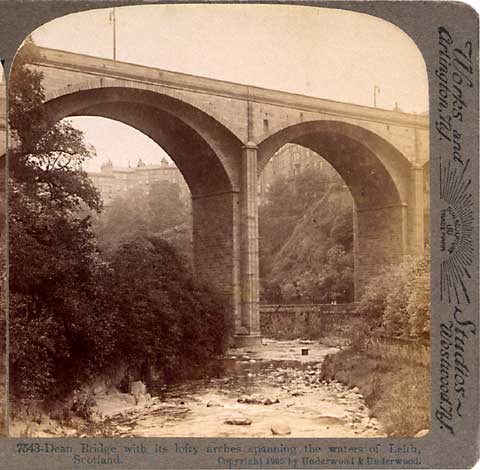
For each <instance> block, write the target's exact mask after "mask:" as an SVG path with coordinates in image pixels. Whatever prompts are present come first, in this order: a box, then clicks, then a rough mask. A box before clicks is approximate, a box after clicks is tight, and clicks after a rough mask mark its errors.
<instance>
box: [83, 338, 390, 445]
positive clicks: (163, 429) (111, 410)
mask: <svg viewBox="0 0 480 470" xmlns="http://www.w3.org/2000/svg"><path fill="white" fill-rule="evenodd" d="M302 350H304V351H303V354H302ZM337 351H338V350H337V349H336V348H333V347H329V346H326V345H322V344H320V343H318V342H313V341H299V340H296V341H273V340H263V345H261V346H258V347H256V348H244V349H234V350H231V351H229V353H228V354H227V355H226V356H225V357H224V358H223V359H222V360H221V361H217V364H216V365H217V367H214V368H213V369H212V372H211V373H210V374H209V376H208V377H206V378H203V379H201V380H189V381H187V382H184V383H182V384H176V385H169V386H166V387H165V386H164V387H161V388H159V389H157V390H150V392H151V393H152V395H154V396H153V398H151V399H150V397H149V396H147V397H146V399H142V400H140V401H139V403H138V404H137V405H135V404H134V403H135V402H134V401H133V402H132V397H131V395H128V394H122V393H119V392H116V391H115V392H110V393H109V394H104V395H101V396H98V397H97V398H96V401H97V406H96V412H97V416H100V417H101V418H98V419H96V422H95V423H94V424H90V425H89V426H87V427H85V428H84V429H82V430H78V431H77V434H76V435H80V436H84V437H86V436H123V437H272V436H275V435H288V436H289V437H380V436H385V433H384V432H383V431H382V429H381V425H380V424H379V423H378V421H377V420H376V419H375V418H374V417H369V414H370V413H369V410H368V409H367V407H366V406H365V403H364V401H363V397H362V396H361V394H359V393H358V389H356V388H353V389H349V388H347V387H345V386H344V385H343V384H340V383H338V382H329V383H326V382H325V381H321V380H320V368H321V363H322V361H323V359H324V358H325V356H326V355H327V354H332V353H335V352H337ZM232 423H234V424H232ZM277 433H278V434H277Z"/></svg>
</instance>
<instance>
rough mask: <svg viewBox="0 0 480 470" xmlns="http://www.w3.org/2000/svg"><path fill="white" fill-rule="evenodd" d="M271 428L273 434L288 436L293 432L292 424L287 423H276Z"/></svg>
mask: <svg viewBox="0 0 480 470" xmlns="http://www.w3.org/2000/svg"><path fill="white" fill-rule="evenodd" d="M270 430H271V431H272V434H274V435H277V436H286V435H288V434H292V430H291V429H290V426H288V424H285V423H275V424H272V426H271V427H270Z"/></svg>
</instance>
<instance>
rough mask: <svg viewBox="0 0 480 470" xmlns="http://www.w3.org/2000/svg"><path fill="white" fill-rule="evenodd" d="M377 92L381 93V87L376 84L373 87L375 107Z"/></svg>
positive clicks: (374, 104) (375, 104)
mask: <svg viewBox="0 0 480 470" xmlns="http://www.w3.org/2000/svg"><path fill="white" fill-rule="evenodd" d="M377 93H380V87H378V86H377V85H374V87H373V107H374V108H376V107H377Z"/></svg>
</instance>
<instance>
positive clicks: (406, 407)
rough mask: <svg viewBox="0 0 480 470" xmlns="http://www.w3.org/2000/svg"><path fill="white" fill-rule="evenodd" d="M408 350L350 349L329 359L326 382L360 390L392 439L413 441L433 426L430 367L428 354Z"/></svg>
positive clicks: (416, 349) (324, 364) (399, 348)
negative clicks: (401, 438) (404, 438)
mask: <svg viewBox="0 0 480 470" xmlns="http://www.w3.org/2000/svg"><path fill="white" fill-rule="evenodd" d="M408 349H409V351H408V352H407V353H402V352H401V351H404V350H405V348H402V347H398V346H395V345H391V346H383V347H381V348H379V347H378V346H375V345H369V346H366V347H364V348H359V347H350V348H348V349H345V350H343V351H340V352H339V353H337V354H335V355H331V356H328V357H327V358H326V359H325V362H324V363H323V366H322V379H323V380H332V379H335V380H338V381H340V382H343V383H345V384H347V385H348V386H351V387H354V386H356V387H358V388H359V389H360V392H361V393H362V394H363V396H364V398H365V402H366V404H367V406H368V407H369V408H370V410H371V413H372V416H375V417H376V418H377V419H378V420H379V421H380V422H381V423H382V425H383V427H384V429H385V430H386V432H387V433H388V434H389V435H390V436H395V437H413V436H415V434H416V433H417V432H419V431H421V430H424V429H428V428H429V426H430V367H429V363H428V351H426V350H421V349H420V348H418V347H417V346H414V347H413V349H412V348H411V347H410V348H408Z"/></svg>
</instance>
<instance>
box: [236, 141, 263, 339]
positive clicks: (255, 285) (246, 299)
mask: <svg viewBox="0 0 480 470" xmlns="http://www.w3.org/2000/svg"><path fill="white" fill-rule="evenodd" d="M240 181H241V186H240V283H241V299H240V303H241V304H240V319H239V320H240V321H237V322H236V328H235V335H234V342H235V346H236V347H245V346H253V345H256V344H260V343H261V337H260V310H259V268H258V203H257V146H256V145H255V144H253V143H251V142H248V143H247V144H246V145H245V147H243V150H242V162H241V180H240Z"/></svg>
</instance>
